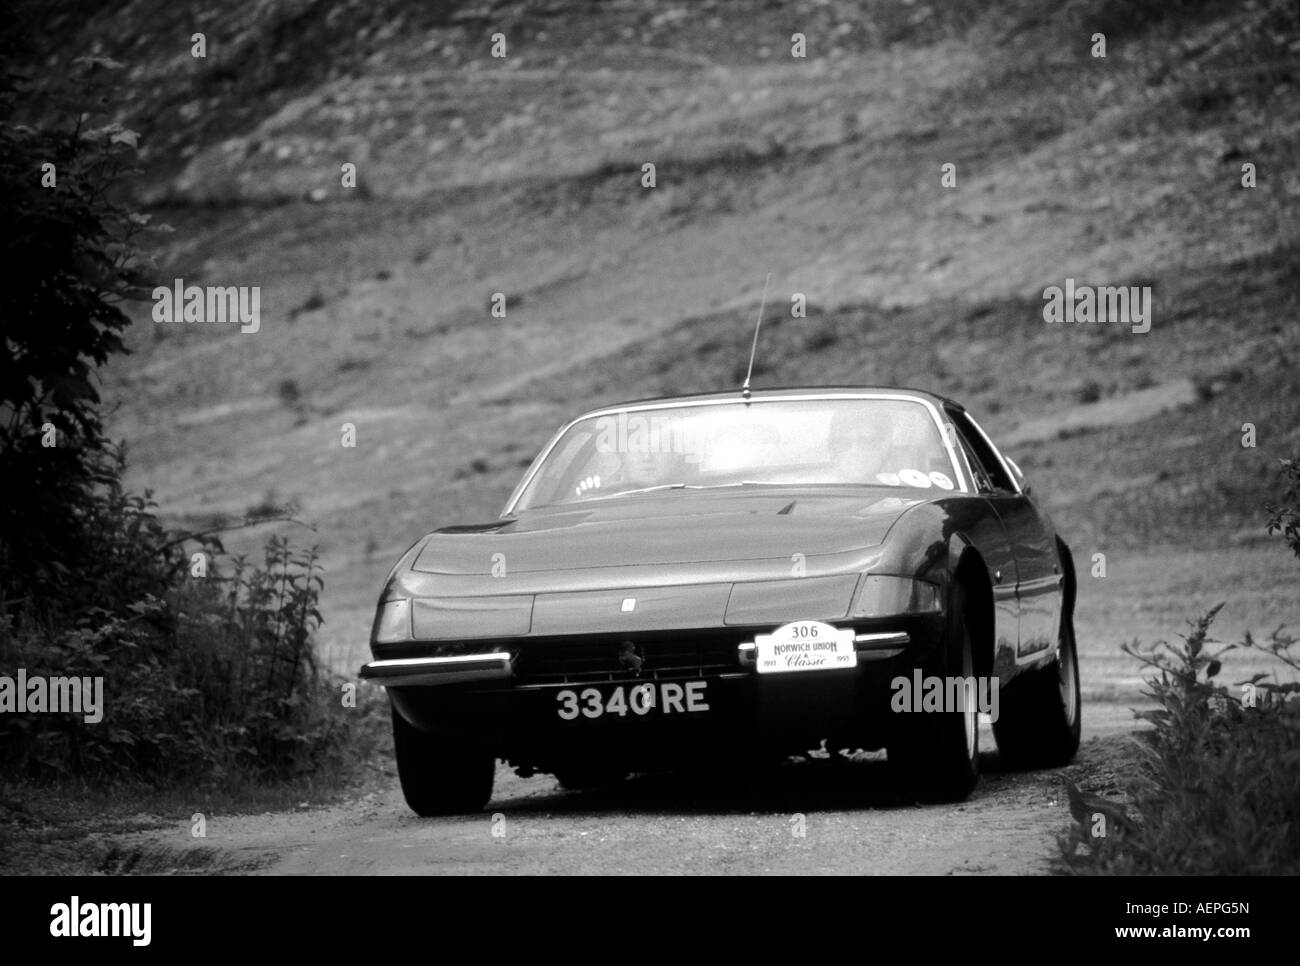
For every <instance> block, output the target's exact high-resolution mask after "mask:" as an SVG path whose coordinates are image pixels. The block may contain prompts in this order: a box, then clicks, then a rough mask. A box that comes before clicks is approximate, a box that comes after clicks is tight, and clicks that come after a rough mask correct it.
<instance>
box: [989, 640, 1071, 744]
mask: <svg viewBox="0 0 1300 966" xmlns="http://www.w3.org/2000/svg"><path fill="white" fill-rule="evenodd" d="M1001 704H1002V707H1001V708H1000V710H999V714H998V720H997V721H995V722H993V735H994V737H996V738H997V740H998V754H999V757H1000V758H1001V759H1002V761H1003V763H1004V764H1006V765H1007V767H1009V768H1057V767H1060V766H1061V765H1066V764H1069V762H1070V761H1071V759H1073V758H1074V754H1075V752H1076V751H1078V750H1079V733H1080V728H1081V723H1082V720H1083V716H1082V714H1081V713H1080V708H1081V706H1082V702H1081V701H1080V699H1079V654H1078V649H1077V647H1076V646H1075V640H1074V621H1073V620H1072V619H1071V616H1070V615H1069V614H1062V615H1061V631H1060V637H1059V642H1058V645H1057V655H1056V659H1055V660H1053V661H1052V662H1051V663H1050V664H1048V665H1047V666H1046V667H1043V668H1038V669H1036V670H1033V671H1027V672H1026V673H1025V674H1023V675H1021V677H1020V678H1017V679H1016V680H1014V681H1012V683H1011V687H1009V688H1007V693H1006V694H1005V695H1003V697H1002V701H1001Z"/></svg>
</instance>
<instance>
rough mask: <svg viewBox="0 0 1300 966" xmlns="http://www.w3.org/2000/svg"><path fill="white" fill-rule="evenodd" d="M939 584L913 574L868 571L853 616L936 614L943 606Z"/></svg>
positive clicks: (854, 606)
mask: <svg viewBox="0 0 1300 966" xmlns="http://www.w3.org/2000/svg"><path fill="white" fill-rule="evenodd" d="M941 590H942V588H941V587H940V586H939V585H938V584H928V583H926V582H925V581H923V580H913V579H912V578H911V577H888V576H884V575H880V574H868V575H867V576H866V577H864V578H863V579H862V589H861V590H860V591H858V600H857V603H856V604H854V605H853V616H854V617H891V616H893V615H895V614H937V613H939V611H941V610H942V609H943V604H942V600H941V599H940V592H941Z"/></svg>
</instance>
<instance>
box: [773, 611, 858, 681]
mask: <svg viewBox="0 0 1300 966" xmlns="http://www.w3.org/2000/svg"><path fill="white" fill-rule="evenodd" d="M754 645H755V659H756V666H757V668H758V673H759V674H794V673H798V672H800V671H833V670H837V669H843V668H851V667H857V664H858V652H857V650H856V649H855V648H854V646H853V630H852V628H847V627H846V628H839V627H833V626H831V625H830V624H824V623H822V622H821V621H792V622H791V623H789V624H784V625H782V626H781V627H778V628H777V629H776V630H774V631H773V632H772V633H771V634H759V635H757V636H756V637H755V638H754Z"/></svg>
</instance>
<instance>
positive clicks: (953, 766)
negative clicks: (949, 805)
mask: <svg viewBox="0 0 1300 966" xmlns="http://www.w3.org/2000/svg"><path fill="white" fill-rule="evenodd" d="M921 673H922V677H923V678H928V677H932V676H933V677H938V678H941V679H943V678H946V677H948V676H949V675H952V676H958V675H959V676H961V677H962V678H969V679H972V680H973V679H974V674H975V655H974V651H973V647H972V644H971V636H970V628H969V627H968V626H967V623H966V588H965V587H963V586H962V585H961V584H958V583H953V584H952V585H951V591H950V596H949V606H948V629H947V632H946V633H945V635H944V646H943V649H942V651H941V652H940V653H939V654H938V655H936V657H935V658H934V659H933V660H932V661H930V662H928V663H927V665H926V666H925V667H923V668H922V672H921ZM946 690H947V689H946V687H945V691H946ZM920 699H921V695H915V694H914V695H912V701H913V702H914V704H913V707H914V708H915V706H916V705H915V702H919V701H920ZM975 699H976V690H975V689H972V690H971V691H970V692H968V693H967V694H966V700H965V701H964V705H965V707H964V708H962V709H960V710H953V711H939V712H918V711H915V710H913V711H911V712H896V713H894V714H893V718H894V719H895V720H894V721H893V722H892V724H891V728H890V730H891V732H892V736H891V737H890V739H889V742H888V746H887V747H888V760H889V766H890V768H891V770H892V771H893V772H894V774H895V776H896V779H897V780H898V782H899V783H900V785H901V786H902V788H903V789H904V790H905V791H906V792H907V794H908V795H909V796H911V797H913V798H915V799H916V800H918V801H923V802H960V801H962V800H964V799H965V798H966V797H967V796H968V795H970V793H971V790H972V789H973V788H974V787H975V784H976V782H978V781H979V774H980V768H979V712H978V709H977V708H976V701H975Z"/></svg>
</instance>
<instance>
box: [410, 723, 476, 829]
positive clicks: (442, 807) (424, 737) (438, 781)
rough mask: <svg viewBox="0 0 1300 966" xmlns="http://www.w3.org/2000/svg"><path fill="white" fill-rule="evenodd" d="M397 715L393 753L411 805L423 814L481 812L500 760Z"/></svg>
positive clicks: (413, 809) (471, 745)
mask: <svg viewBox="0 0 1300 966" xmlns="http://www.w3.org/2000/svg"><path fill="white" fill-rule="evenodd" d="M392 711H393V751H394V753H395V755H396V758H397V777H398V779H399V780H400V781H401V784H402V794H403V795H404V796H405V797H406V804H407V805H409V806H410V807H411V811H413V812H415V814H417V815H422V816H431V815H455V814H458V813H464V812H477V811H481V810H482V808H483V806H484V805H486V804H487V803H488V799H489V798H491V797H492V780H493V778H494V777H495V774H496V759H495V758H494V757H493V756H492V754H491V753H490V752H489V751H487V750H485V749H483V748H480V747H477V746H475V745H473V744H471V743H468V742H464V741H458V740H455V739H450V738H445V737H441V736H435V735H428V734H425V733H424V732H423V731H420V730H418V729H417V728H416V727H415V726H414V725H412V724H411V723H410V722H408V721H407V720H406V719H405V718H403V717H402V716H401V715H400V714H399V713H398V711H397V709H396V708H393V709H392Z"/></svg>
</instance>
